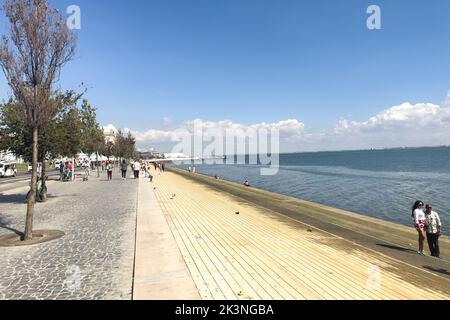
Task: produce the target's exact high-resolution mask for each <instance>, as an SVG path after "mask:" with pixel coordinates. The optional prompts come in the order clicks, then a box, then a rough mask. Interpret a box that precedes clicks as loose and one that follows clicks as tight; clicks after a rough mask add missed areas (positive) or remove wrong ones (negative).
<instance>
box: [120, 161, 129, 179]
mask: <svg viewBox="0 0 450 320" xmlns="http://www.w3.org/2000/svg"><path fill="white" fill-rule="evenodd" d="M120 170H121V171H122V179H123V180H126V179H127V170H128V164H127V162H126V161H125V160H123V161H122V164H121V165H120Z"/></svg>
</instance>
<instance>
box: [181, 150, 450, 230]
mask: <svg viewBox="0 0 450 320" xmlns="http://www.w3.org/2000/svg"><path fill="white" fill-rule="evenodd" d="M181 167H183V168H187V167H188V165H183V166H181ZM196 168H197V171H198V172H199V173H203V174H207V175H210V176H214V175H218V176H220V177H221V178H222V179H225V180H230V181H234V182H238V183H243V182H244V181H245V179H248V180H249V181H250V183H251V184H252V186H254V187H257V188H261V189H265V190H268V191H272V192H276V193H280V194H284V195H288V196H293V197H296V198H299V199H304V200H308V201H313V202H316V203H321V204H324V205H329V206H332V207H336V208H341V209H345V210H349V211H353V212H357V213H361V214H364V215H367V216H371V217H375V218H379V219H384V220H388V221H392V222H396V223H400V224H404V225H407V226H411V225H412V222H411V206H412V204H413V203H414V201H416V200H422V201H424V202H426V203H431V204H432V205H433V207H434V210H435V211H437V212H438V213H439V214H440V216H441V219H442V220H443V223H444V233H445V234H447V235H450V228H449V227H448V225H449V224H450V148H418V149H399V150H382V151H344V152H319V153H298V154H282V155H280V170H279V173H278V174H277V175H276V176H261V175H260V169H261V167H260V166H258V165H228V164H227V165H226V164H214V165H196Z"/></svg>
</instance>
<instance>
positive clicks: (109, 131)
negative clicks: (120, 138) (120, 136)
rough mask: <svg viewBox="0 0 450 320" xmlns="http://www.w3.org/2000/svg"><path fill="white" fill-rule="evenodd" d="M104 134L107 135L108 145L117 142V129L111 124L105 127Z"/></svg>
mask: <svg viewBox="0 0 450 320" xmlns="http://www.w3.org/2000/svg"><path fill="white" fill-rule="evenodd" d="M103 133H104V135H105V140H106V143H108V142H112V143H115V142H116V133H117V129H116V128H115V127H114V126H113V125H112V124H109V125H107V126H106V127H103Z"/></svg>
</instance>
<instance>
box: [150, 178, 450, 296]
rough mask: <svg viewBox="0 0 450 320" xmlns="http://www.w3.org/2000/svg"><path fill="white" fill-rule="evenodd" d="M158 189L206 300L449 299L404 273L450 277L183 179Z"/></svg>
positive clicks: (162, 181) (160, 182) (158, 181)
mask: <svg viewBox="0 0 450 320" xmlns="http://www.w3.org/2000/svg"><path fill="white" fill-rule="evenodd" d="M155 186H156V195H157V198H158V201H159V203H160V205H161V207H162V209H163V212H164V214H166V215H167V217H166V218H167V221H168V222H169V225H170V228H171V230H172V232H173V234H174V237H175V239H176V241H177V243H178V246H179V248H180V250H181V252H182V254H183V257H184V259H185V261H186V263H187V265H188V268H189V270H190V272H191V274H192V277H193V279H194V281H195V284H196V285H197V287H198V289H199V292H200V295H201V297H202V298H203V299H350V300H351V299H376V300H380V299H448V298H450V292H449V291H448V290H446V291H445V290H441V291H439V290H437V289H436V288H429V287H427V283H426V281H422V282H420V281H419V282H412V281H409V280H407V278H405V277H403V274H404V270H408V269H413V270H410V271H411V272H415V273H417V274H418V275H420V274H422V275H424V276H425V275H426V277H435V278H436V280H437V281H443V282H446V281H447V282H448V280H447V279H445V278H439V277H438V276H435V275H433V274H431V273H427V272H426V271H423V270H421V269H419V268H415V267H412V266H409V265H406V264H405V265H403V264H402V262H401V261H397V260H394V259H392V258H389V257H387V256H385V255H382V254H379V253H377V252H375V251H370V250H365V249H364V248H363V247H360V246H358V245H356V244H354V243H352V242H349V241H346V240H343V239H342V238H339V237H336V236H334V235H331V234H329V233H325V232H322V231H319V230H317V229H316V230H308V228H307V226H301V224H299V223H296V222H295V223H294V222H292V220H289V219H288V218H285V217H283V216H281V215H278V214H276V213H275V212H270V211H267V210H264V209H262V208H258V207H256V206H254V205H252V204H248V203H245V202H242V201H238V200H237V199H236V198H233V197H231V196H228V195H227V194H225V193H223V192H222V193H219V192H216V191H213V190H211V189H208V188H207V187H205V186H204V185H202V184H199V183H196V182H193V181H191V180H188V179H186V178H184V177H181V176H179V175H177V174H174V173H171V172H166V173H165V174H163V175H156V176H155ZM237 213H239V214H237ZM418 278H419V279H420V276H418ZM447 284H448V283H447ZM442 287H443V288H447V289H448V288H450V286H448V285H445V283H444V284H443V285H442V286H441V288H442Z"/></svg>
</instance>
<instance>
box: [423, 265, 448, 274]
mask: <svg viewBox="0 0 450 320" xmlns="http://www.w3.org/2000/svg"><path fill="white" fill-rule="evenodd" d="M423 267H424V268H425V269H427V270H429V271H432V272H437V273H441V274H445V275H446V276H450V272H449V271H448V270H446V269H439V268H434V267H432V266H423Z"/></svg>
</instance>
